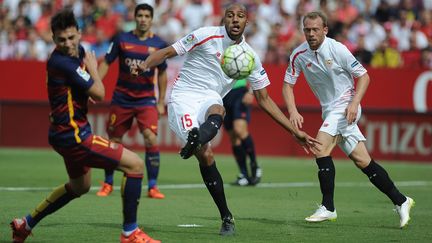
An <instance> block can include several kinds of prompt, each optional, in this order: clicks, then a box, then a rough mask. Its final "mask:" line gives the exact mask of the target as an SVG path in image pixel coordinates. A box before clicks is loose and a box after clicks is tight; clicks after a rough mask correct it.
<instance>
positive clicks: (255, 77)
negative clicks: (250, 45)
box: [247, 52, 270, 90]
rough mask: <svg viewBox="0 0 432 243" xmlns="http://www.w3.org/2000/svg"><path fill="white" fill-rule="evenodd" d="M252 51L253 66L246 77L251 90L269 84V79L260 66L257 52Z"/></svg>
mask: <svg viewBox="0 0 432 243" xmlns="http://www.w3.org/2000/svg"><path fill="white" fill-rule="evenodd" d="M253 53H254V58H255V67H254V69H253V71H252V73H251V74H250V75H249V77H248V78H247V79H248V81H249V83H250V86H251V88H252V90H259V89H263V88H265V87H267V86H268V85H269V84H270V80H269V78H268V76H267V73H266V71H265V69H264V68H263V66H262V63H261V60H260V58H259V56H258V54H256V53H255V52H253Z"/></svg>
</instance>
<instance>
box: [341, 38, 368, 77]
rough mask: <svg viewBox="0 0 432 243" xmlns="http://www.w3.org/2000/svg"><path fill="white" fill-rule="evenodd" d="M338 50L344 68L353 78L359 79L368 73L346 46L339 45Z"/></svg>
mask: <svg viewBox="0 0 432 243" xmlns="http://www.w3.org/2000/svg"><path fill="white" fill-rule="evenodd" d="M337 50H338V56H339V57H340V59H341V66H342V68H343V69H345V70H346V71H348V72H349V73H351V75H352V76H353V77H355V78H358V77H360V76H362V75H363V74H365V73H366V72H367V70H366V69H365V68H364V67H363V65H362V64H361V63H360V62H359V61H358V60H357V59H356V58H355V57H354V56H353V54H352V53H351V52H350V51H349V50H348V48H347V47H346V46H345V45H343V44H339V45H338V46H337Z"/></svg>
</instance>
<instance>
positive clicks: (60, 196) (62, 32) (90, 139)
mask: <svg viewBox="0 0 432 243" xmlns="http://www.w3.org/2000/svg"><path fill="white" fill-rule="evenodd" d="M51 30H52V33H53V40H54V43H55V44H56V48H55V50H54V51H53V53H52V54H51V56H50V58H49V60H48V63H47V73H48V79H47V88H48V98H49V103H50V107H51V113H50V122H51V125H50V128H49V135H48V137H49V143H50V144H51V146H52V147H53V148H54V150H55V151H56V152H57V153H59V154H60V155H61V156H62V157H63V160H64V163H65V166H66V171H67V173H68V176H69V181H68V182H66V183H65V184H63V185H60V186H58V187H57V188H56V189H54V191H52V192H51V194H49V195H48V197H47V198H46V199H44V200H43V201H42V202H41V203H40V204H39V205H38V206H37V207H36V208H35V209H34V211H33V212H32V213H30V214H28V215H27V216H25V217H23V218H17V219H14V220H13V221H12V222H11V228H12V237H13V242H24V241H25V239H26V238H27V237H28V236H29V235H30V234H31V232H32V229H33V228H34V227H35V226H36V225H37V224H38V223H39V222H40V221H41V220H42V219H43V218H44V217H46V216H48V215H49V214H52V213H54V212H56V211H57V210H58V209H60V208H62V207H64V206H65V205H66V204H68V203H69V202H70V201H72V200H73V199H75V198H78V197H80V196H81V195H83V194H85V193H87V192H88V191H89V189H90V186H91V169H90V168H92V167H94V168H109V169H117V170H120V171H123V173H124V174H123V175H124V176H123V183H122V188H121V192H122V201H123V231H122V233H121V235H120V242H122V243H127V242H160V241H157V240H153V239H152V238H150V237H149V236H148V235H147V234H145V233H144V232H143V231H142V230H141V229H139V228H138V225H137V209H138V203H139V200H140V196H141V184H142V178H143V167H144V165H143V164H144V162H143V160H142V159H141V158H140V157H139V156H138V155H137V154H135V153H133V152H132V151H130V150H128V149H126V148H124V147H123V146H122V145H121V144H118V143H115V142H110V141H109V140H108V139H105V138H102V137H100V136H96V135H94V134H93V133H92V130H91V127H90V123H89V122H88V120H87V103H88V101H89V98H91V99H92V100H95V101H101V100H103V98H104V96H105V88H104V86H103V84H102V81H101V78H100V77H99V74H98V71H97V61H96V57H95V54H94V52H86V51H84V48H83V47H82V46H81V45H80V38H81V32H80V31H79V30H78V24H77V21H76V19H75V16H74V14H73V12H72V11H71V10H68V9H65V10H62V11H60V12H58V13H57V14H56V15H55V16H53V18H52V19H51ZM58 234H61V232H59V233H58ZM55 239H56V235H52V239H51V241H56V240H55ZM89 241H92V240H91V239H89ZM109 241H112V239H111V240H109Z"/></svg>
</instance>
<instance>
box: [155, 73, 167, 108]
mask: <svg viewBox="0 0 432 243" xmlns="http://www.w3.org/2000/svg"><path fill="white" fill-rule="evenodd" d="M167 80H168V78H167V72H166V70H164V71H160V72H159V73H158V90H159V96H158V102H157V104H156V108H157V110H158V113H159V115H162V114H164V113H165V94H166V87H167Z"/></svg>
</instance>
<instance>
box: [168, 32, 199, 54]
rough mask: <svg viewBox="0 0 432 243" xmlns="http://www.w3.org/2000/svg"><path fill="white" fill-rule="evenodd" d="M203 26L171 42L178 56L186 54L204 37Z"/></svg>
mask: <svg viewBox="0 0 432 243" xmlns="http://www.w3.org/2000/svg"><path fill="white" fill-rule="evenodd" d="M204 32H205V31H204V28H199V29H197V30H195V31H193V32H191V33H189V34H188V35H186V36H184V37H183V38H181V39H179V40H178V41H176V42H175V43H174V44H172V47H173V48H174V49H175V50H176V52H177V54H178V55H179V56H181V55H184V54H186V53H187V52H189V51H191V50H192V49H194V48H195V46H197V45H198V44H199V43H200V42H201V40H203V39H204V38H205V33H204Z"/></svg>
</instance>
